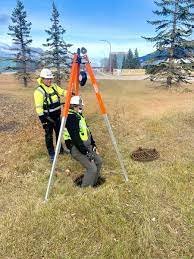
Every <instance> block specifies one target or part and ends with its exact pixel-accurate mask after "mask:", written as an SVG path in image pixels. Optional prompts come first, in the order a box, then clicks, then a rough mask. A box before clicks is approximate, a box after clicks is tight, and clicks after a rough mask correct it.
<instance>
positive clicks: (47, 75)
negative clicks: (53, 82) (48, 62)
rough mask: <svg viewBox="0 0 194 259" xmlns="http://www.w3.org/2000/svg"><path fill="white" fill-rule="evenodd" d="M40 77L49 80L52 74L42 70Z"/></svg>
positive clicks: (45, 69) (46, 69)
mask: <svg viewBox="0 0 194 259" xmlns="http://www.w3.org/2000/svg"><path fill="white" fill-rule="evenodd" d="M40 77H42V78H47V79H51V78H53V74H52V72H51V71H50V69H48V68H43V69H42V70H41V72H40Z"/></svg>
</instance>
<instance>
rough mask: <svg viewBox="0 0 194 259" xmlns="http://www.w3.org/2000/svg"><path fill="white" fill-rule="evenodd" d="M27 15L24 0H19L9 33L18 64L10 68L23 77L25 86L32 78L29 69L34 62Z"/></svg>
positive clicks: (15, 60)
mask: <svg viewBox="0 0 194 259" xmlns="http://www.w3.org/2000/svg"><path fill="white" fill-rule="evenodd" d="M26 17H27V14H26V11H25V10H24V5H23V3H22V1H20V0H18V1H17V4H16V7H15V9H14V10H13V12H12V16H11V20H12V25H9V31H10V33H8V35H10V36H11V37H12V40H13V47H12V48H10V50H13V51H14V58H13V59H12V60H13V61H14V63H15V64H16V65H15V66H13V67H9V69H11V70H13V71H16V72H17V73H16V76H17V77H18V78H19V79H22V81H23V84H24V86H25V87H27V84H28V81H29V80H30V73H29V69H30V65H31V62H32V59H31V53H30V47H29V45H30V44H31V43H32V39H31V38H30V30H31V22H27V20H26Z"/></svg>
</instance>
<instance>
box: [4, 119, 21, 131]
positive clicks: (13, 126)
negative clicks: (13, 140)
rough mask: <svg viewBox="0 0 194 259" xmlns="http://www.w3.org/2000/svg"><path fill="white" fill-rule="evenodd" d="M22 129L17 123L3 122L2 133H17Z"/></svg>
mask: <svg viewBox="0 0 194 259" xmlns="http://www.w3.org/2000/svg"><path fill="white" fill-rule="evenodd" d="M19 127H20V123H18V122H16V121H9V122H1V125H0V132H16V131H17V130H18V129H19Z"/></svg>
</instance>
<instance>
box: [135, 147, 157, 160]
mask: <svg viewBox="0 0 194 259" xmlns="http://www.w3.org/2000/svg"><path fill="white" fill-rule="evenodd" d="M159 157H160V154H159V152H158V151H157V150H156V149H155V148H142V147H139V148H138V149H137V150H135V151H133V152H132V154H131V158H132V159H133V160H135V161H140V162H148V161H153V160H156V159H158V158H159Z"/></svg>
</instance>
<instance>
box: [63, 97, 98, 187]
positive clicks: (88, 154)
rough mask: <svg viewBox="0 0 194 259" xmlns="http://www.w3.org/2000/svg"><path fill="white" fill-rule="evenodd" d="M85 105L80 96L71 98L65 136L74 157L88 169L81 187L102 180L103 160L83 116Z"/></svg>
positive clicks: (93, 184)
mask: <svg viewBox="0 0 194 259" xmlns="http://www.w3.org/2000/svg"><path fill="white" fill-rule="evenodd" d="M83 105H84V103H83V101H82V99H81V97H80V96H73V97H72V98H71V100H70V109H69V113H68V116H67V121H66V128H65V130H64V135H63V136H64V140H65V144H66V147H67V148H68V149H69V150H70V153H71V155H72V157H73V158H74V159H75V160H77V161H78V162H80V164H81V165H82V166H83V167H85V169H86V172H85V174H84V177H83V179H82V183H81V187H87V186H96V184H97V182H98V180H99V178H101V177H100V170H101V167H102V159H101V157H100V156H99V154H98V152H97V149H96V144H95V141H94V139H93V137H92V134H91V131H90V129H89V127H88V125H87V124H86V120H85V118H84V116H83V114H82V109H83ZM101 179H102V178H101Z"/></svg>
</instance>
